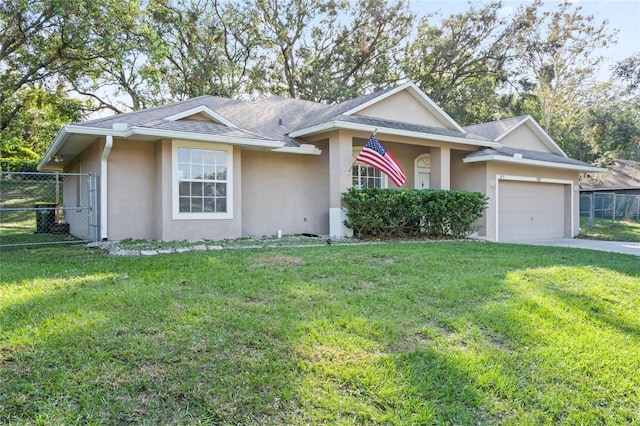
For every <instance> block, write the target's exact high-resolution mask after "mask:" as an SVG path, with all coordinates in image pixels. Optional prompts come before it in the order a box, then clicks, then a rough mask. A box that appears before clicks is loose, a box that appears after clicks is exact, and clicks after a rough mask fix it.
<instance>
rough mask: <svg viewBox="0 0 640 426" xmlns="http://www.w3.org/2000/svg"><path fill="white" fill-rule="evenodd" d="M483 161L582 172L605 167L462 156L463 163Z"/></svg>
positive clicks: (497, 156) (598, 170) (498, 156)
mask: <svg viewBox="0 0 640 426" xmlns="http://www.w3.org/2000/svg"><path fill="white" fill-rule="evenodd" d="M484 161H497V162H500V163H510V164H519V165H524V166H536V167H547V168H552V169H565V170H577V171H583V172H606V171H607V169H603V168H601V167H595V166H580V165H576V164H565V163H554V162H551V161H542V160H527V159H522V158H514V157H507V156H504V155H482V156H477V157H471V158H464V159H463V160H462V162H464V163H480V162H484Z"/></svg>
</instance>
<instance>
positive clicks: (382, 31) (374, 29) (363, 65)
mask: <svg viewBox="0 0 640 426" xmlns="http://www.w3.org/2000/svg"><path fill="white" fill-rule="evenodd" d="M327 18H328V19H327ZM327 18H325V19H324V20H323V21H322V22H320V23H319V24H318V25H317V26H315V27H314V28H313V30H312V32H311V35H310V42H309V43H306V44H305V45H304V46H302V48H301V49H300V50H299V60H300V66H299V73H298V77H297V78H296V79H295V85H296V86H297V92H298V94H299V95H300V97H302V98H304V99H309V100H313V101H317V102H329V103H332V102H339V101H344V100H347V99H352V98H354V97H357V96H358V95H361V94H363V93H369V92H373V91H376V90H380V89H384V88H386V87H388V86H390V85H392V84H395V83H396V82H397V81H398V80H399V79H400V78H401V69H400V68H399V66H398V64H399V61H400V55H401V53H402V50H403V41H404V40H405V39H407V38H408V37H409V36H410V34H411V30H412V22H413V19H414V15H413V13H411V12H410V11H409V9H408V6H407V4H406V3H404V2H394V3H392V4H387V3H386V2H385V1H382V0H360V1H358V2H357V3H355V4H353V5H352V6H351V8H349V9H348V10H345V16H343V17H342V19H336V18H335V17H334V16H333V15H329V16H328V17H327ZM345 18H346V19H345Z"/></svg>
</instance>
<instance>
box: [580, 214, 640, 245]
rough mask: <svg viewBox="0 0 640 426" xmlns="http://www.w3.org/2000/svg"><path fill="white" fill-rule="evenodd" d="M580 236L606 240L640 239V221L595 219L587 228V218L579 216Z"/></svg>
mask: <svg viewBox="0 0 640 426" xmlns="http://www.w3.org/2000/svg"><path fill="white" fill-rule="evenodd" d="M580 238H588V239H594V240H607V241H640V222H637V221H630V220H628V221H624V220H616V222H615V223H613V222H612V221H611V219H600V218H597V219H595V222H594V227H593V228H589V218H588V217H584V216H581V217H580Z"/></svg>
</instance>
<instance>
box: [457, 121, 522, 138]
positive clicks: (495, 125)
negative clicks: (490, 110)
mask: <svg viewBox="0 0 640 426" xmlns="http://www.w3.org/2000/svg"><path fill="white" fill-rule="evenodd" d="M525 118H527V116H526V115H521V116H519V117H513V118H507V119H504V120H498V121H491V122H489V123H481V124H474V125H472V126H466V127H465V128H464V129H465V130H466V131H467V132H469V133H473V134H474V135H478V136H483V137H485V138H487V139H490V140H492V141H495V140H497V139H498V138H499V137H500V136H502V135H504V134H505V133H507V132H508V131H509V130H511V129H512V128H513V127H514V126H515V125H516V124H518V123H520V122H521V121H522V120H524V119H525Z"/></svg>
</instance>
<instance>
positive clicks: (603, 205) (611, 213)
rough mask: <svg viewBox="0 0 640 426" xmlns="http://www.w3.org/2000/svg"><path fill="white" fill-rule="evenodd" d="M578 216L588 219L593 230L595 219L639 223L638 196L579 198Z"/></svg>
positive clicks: (589, 196)
mask: <svg viewBox="0 0 640 426" xmlns="http://www.w3.org/2000/svg"><path fill="white" fill-rule="evenodd" d="M580 216H582V217H588V218H589V227H590V228H593V226H594V224H595V220H596V219H600V220H602V219H604V220H610V221H611V223H612V224H613V223H615V222H616V220H619V221H620V220H624V221H640V195H622V194H614V193H606V194H602V193H594V194H588V195H581V196H580Z"/></svg>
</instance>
